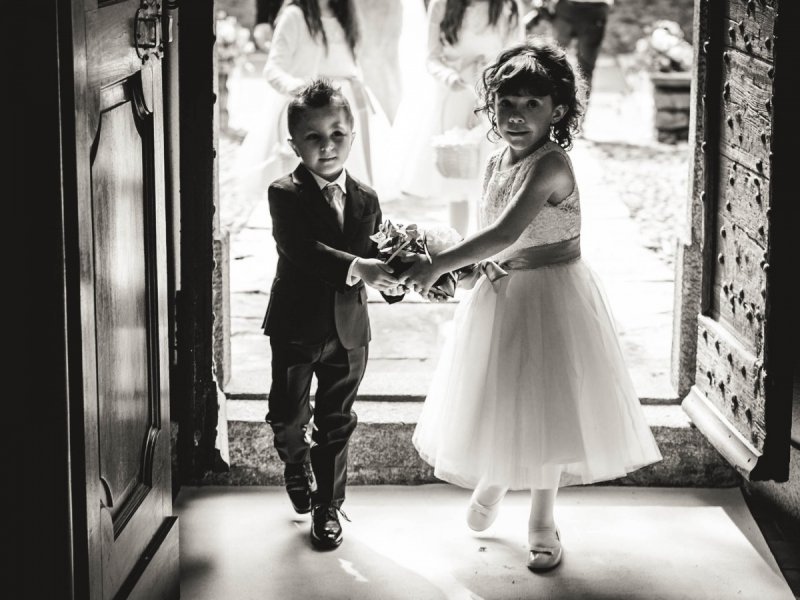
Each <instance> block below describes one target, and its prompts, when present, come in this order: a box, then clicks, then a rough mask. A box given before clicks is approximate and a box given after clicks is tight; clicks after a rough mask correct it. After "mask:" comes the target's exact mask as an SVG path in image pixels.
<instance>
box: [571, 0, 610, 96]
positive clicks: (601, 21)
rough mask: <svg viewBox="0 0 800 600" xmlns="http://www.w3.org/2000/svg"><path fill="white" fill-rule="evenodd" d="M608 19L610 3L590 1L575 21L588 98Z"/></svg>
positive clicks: (581, 67) (580, 61)
mask: <svg viewBox="0 0 800 600" xmlns="http://www.w3.org/2000/svg"><path fill="white" fill-rule="evenodd" d="M607 21H608V5H607V4H604V3H596V4H595V3H590V4H586V5H585V6H584V7H583V8H582V11H581V15H580V17H579V18H577V19H576V22H575V28H576V37H577V38H578V67H580V69H581V72H582V73H583V74H584V76H585V77H586V84H587V90H586V92H587V98H588V95H589V94H590V93H591V90H592V77H593V76H594V66H595V64H596V63H597V57H598V55H599V54H600V46H601V45H602V43H603V36H604V35H605V32H606V22H607Z"/></svg>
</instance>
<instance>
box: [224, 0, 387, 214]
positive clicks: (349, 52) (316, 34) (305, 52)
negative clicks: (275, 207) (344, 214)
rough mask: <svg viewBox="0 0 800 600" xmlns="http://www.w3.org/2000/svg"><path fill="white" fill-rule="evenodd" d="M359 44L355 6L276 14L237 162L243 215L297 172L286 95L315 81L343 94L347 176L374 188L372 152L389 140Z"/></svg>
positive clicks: (327, 3)
mask: <svg viewBox="0 0 800 600" xmlns="http://www.w3.org/2000/svg"><path fill="white" fill-rule="evenodd" d="M358 41H359V27H358V18H357V14H356V10H355V6H354V3H353V0H291V1H290V2H288V3H287V4H286V5H285V6H284V7H283V8H282V9H281V12H280V13H279V14H278V17H277V19H276V22H275V33H274V35H273V38H272V44H271V46H270V51H269V56H268V58H267V63H266V65H265V66H264V77H265V78H266V80H267V82H268V83H269V86H268V90H267V96H266V98H265V99H264V102H263V105H262V109H261V110H260V111H259V114H260V118H259V120H258V122H256V123H253V124H252V126H251V127H249V128H248V129H249V131H248V135H247V137H246V138H245V140H244V142H243V143H242V147H241V148H240V150H239V154H238V158H237V167H238V169H237V172H238V183H239V190H238V191H239V202H240V203H241V204H242V205H243V206H245V207H247V210H246V211H245V212H246V213H248V214H249V212H250V211H252V209H253V207H254V205H255V204H256V203H257V202H258V201H260V200H262V199H263V198H264V195H265V194H266V190H267V187H268V186H269V184H270V183H271V182H272V181H274V180H275V179H277V178H278V177H280V176H282V175H285V174H286V173H289V172H291V171H292V170H294V168H295V167H296V166H297V164H298V162H299V160H298V158H297V157H296V156H295V154H294V152H292V150H291V148H290V147H289V145H288V143H287V139H288V137H289V132H288V129H287V125H286V107H287V105H288V103H289V100H290V98H291V96H292V94H294V93H295V92H296V91H297V90H299V89H300V88H302V87H303V86H304V85H306V84H307V83H308V82H309V81H311V80H312V79H315V78H319V77H324V78H327V79H330V80H331V81H332V82H333V84H334V85H336V86H338V87H340V88H341V89H342V92H343V93H344V95H345V97H346V98H347V100H348V101H349V102H350V106H351V107H352V110H353V113H354V116H355V121H356V122H355V131H356V140H355V143H354V144H353V149H352V152H351V153H350V158H349V160H348V163H347V170H348V171H349V172H350V173H352V174H353V175H354V176H355V177H356V178H358V179H360V180H361V181H362V182H364V183H366V184H368V185H374V182H375V179H376V171H378V170H379V168H380V167H379V164H378V163H379V162H380V161H379V160H378V159H379V158H380V156H381V152H382V151H381V150H379V149H376V147H377V146H380V145H381V141H382V140H386V139H387V137H388V135H389V131H390V126H389V122H388V120H387V119H386V116H385V115H384V114H383V112H382V111H381V109H380V107H379V106H378V104H377V102H375V101H374V99H373V97H372V95H371V94H370V92H369V91H368V90H367V88H366V87H365V85H364V83H363V77H362V74H361V69H360V68H359V66H358V62H357V60H356V57H357V51H358ZM384 153H385V152H384ZM242 218H243V217H242V216H240V217H239V219H240V220H241V219H242ZM244 219H245V220H246V215H245V216H244Z"/></svg>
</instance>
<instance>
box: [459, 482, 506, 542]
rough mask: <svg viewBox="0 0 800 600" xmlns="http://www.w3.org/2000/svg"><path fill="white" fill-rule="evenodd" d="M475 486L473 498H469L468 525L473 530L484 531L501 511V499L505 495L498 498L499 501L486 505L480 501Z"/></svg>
mask: <svg viewBox="0 0 800 600" xmlns="http://www.w3.org/2000/svg"><path fill="white" fill-rule="evenodd" d="M479 489H480V488H475V491H474V492H472V498H470V499H469V506H468V507H467V525H468V526H469V528H470V529H472V530H473V531H484V530H485V529H488V528H489V525H491V524H492V523H494V520H495V519H496V518H497V514H498V513H499V512H500V501H501V500H502V499H503V496H500V498H498V499H497V502H494V503H492V504H489V505H486V504H481V503H480V502H478V490H479Z"/></svg>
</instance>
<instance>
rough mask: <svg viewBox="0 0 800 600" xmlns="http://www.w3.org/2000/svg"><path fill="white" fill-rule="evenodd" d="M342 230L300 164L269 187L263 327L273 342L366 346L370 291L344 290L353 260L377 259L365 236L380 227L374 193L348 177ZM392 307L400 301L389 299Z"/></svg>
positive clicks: (360, 285) (361, 285) (358, 286)
mask: <svg viewBox="0 0 800 600" xmlns="http://www.w3.org/2000/svg"><path fill="white" fill-rule="evenodd" d="M345 187H346V190H345V193H346V198H345V207H344V230H343V231H342V230H341V229H339V224H338V223H337V220H336V214H335V213H334V211H333V209H332V208H331V207H330V206H329V205H328V203H327V202H326V201H325V198H324V197H323V195H322V191H321V190H320V189H319V186H318V185H317V183H316V181H314V178H313V176H312V175H311V173H310V172H309V171H308V169H306V168H305V167H304V166H303V165H302V164H301V165H299V166H298V167H297V169H295V171H294V172H293V173H292V174H290V175H286V176H285V177H282V178H280V179H278V180H276V181H274V182H273V183H272V184H271V185H270V186H269V191H268V198H269V212H270V215H271V216H272V235H273V237H274V238H275V243H276V245H277V248H278V268H277V271H276V274H275V279H274V281H273V282H272V290H271V292H270V299H269V306H268V307H267V314H266V315H265V316H264V322H263V324H262V327H263V328H264V334H265V335H268V336H270V337H272V338H274V339H276V340H281V341H285V342H293V343H299V344H309V345H311V344H319V343H322V342H324V341H325V340H326V339H327V338H328V337H330V336H331V335H332V334H334V333H335V334H336V335H337V336H338V337H339V340H340V341H341V343H342V345H343V346H344V347H345V348H347V349H352V348H357V347H359V346H365V345H367V343H369V341H370V339H371V332H370V326H369V316H368V314H367V289H366V287H365V286H364V283H363V282H362V281H359V282H358V283H357V284H356V285H353V286H348V285H347V284H346V278H347V271H348V269H349V268H350V263H351V262H352V261H353V259H354V258H355V257H357V256H359V257H364V258H370V257H374V256H376V255H377V247H376V245H375V242H373V241H372V240H370V239H369V236H370V235H372V234H373V233H375V232H376V231H377V229H378V226H379V225H380V223H381V222H382V214H381V209H380V205H379V204H378V197H377V195H376V194H375V192H374V191H373V190H372V189H370V188H369V187H367V186H366V185H364V184H363V183H361V182H360V181H358V180H357V179H354V178H353V177H351V176H350V175H349V174H348V176H347V182H346V184H345ZM384 297H385V298H386V300H387V301H388V302H395V301H397V300H399V299H400V297H399V296H398V297H386V296H384Z"/></svg>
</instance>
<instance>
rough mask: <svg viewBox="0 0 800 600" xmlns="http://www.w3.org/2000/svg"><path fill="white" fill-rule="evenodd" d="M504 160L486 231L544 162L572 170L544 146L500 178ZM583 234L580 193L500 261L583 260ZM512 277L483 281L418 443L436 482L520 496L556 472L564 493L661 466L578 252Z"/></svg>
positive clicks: (471, 298) (456, 329)
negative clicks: (546, 158) (545, 256)
mask: <svg viewBox="0 0 800 600" xmlns="http://www.w3.org/2000/svg"><path fill="white" fill-rule="evenodd" d="M503 151H504V150H501V151H498V152H496V153H494V154H493V155H492V156H491V157H490V159H489V162H488V165H487V169H486V175H485V179H484V194H483V199H482V201H481V207H480V210H481V221H482V223H481V226H482V227H486V226H487V225H490V224H491V223H492V222H494V221H495V220H496V219H497V218H498V217H499V216H500V214H501V213H502V212H503V210H504V209H505V207H506V205H507V204H508V202H509V201H510V199H511V198H512V197H513V195H514V193H515V192H516V191H517V190H518V189H519V188H520V186H521V185H522V182H523V180H524V178H525V176H526V173H528V171H529V170H530V169H531V168H533V166H534V164H535V162H536V161H537V160H539V158H540V157H541V156H543V155H544V154H546V153H549V152H559V153H561V154H562V155H563V156H564V157H565V158H566V160H567V161H568V163H569V157H567V155H566V152H565V151H564V150H563V149H562V148H561V147H560V146H558V145H557V144H555V143H554V142H547V143H546V144H545V145H544V146H542V147H541V148H539V149H538V150H537V151H535V152H534V153H532V154H531V155H530V156H528V157H527V158H525V159H524V160H521V161H519V162H518V163H516V164H514V165H513V166H511V167H509V168H507V169H501V168H500V167H499V164H500V158H501V156H502V152H503ZM569 164H570V168H572V167H571V163H569ZM580 225H581V212H580V200H579V195H578V189H577V186H576V188H575V190H574V191H573V192H572V194H571V195H570V196H569V197H567V198H566V199H565V200H563V201H562V202H560V203H559V204H557V205H551V204H549V203H548V204H545V206H544V207H543V208H542V209H541V212H539V213H538V214H537V216H536V217H535V218H534V219H533V221H532V222H531V223H530V224H529V225H528V227H527V228H526V229H525V230H524V232H523V233H522V235H521V236H520V237H519V239H518V240H517V241H516V242H515V243H514V244H512V245H511V246H510V247H508V248H506V249H505V250H504V251H503V252H502V253H501V254H499V255H497V256H496V257H494V260H495V261H496V262H499V263H500V264H501V265H503V264H507V263H503V261H504V260H509V259H510V258H511V257H514V256H520V255H521V254H525V253H526V252H528V253H530V252H531V249H532V248H539V250H542V248H540V247H543V246H546V245H554V244H559V245H561V246H563V245H564V244H567V245H568V246H572V247H574V248H576V249H577V248H578V247H579V246H578V244H579V236H580ZM544 250H545V251H546V250H547V249H544ZM535 251H536V250H534V252H535ZM507 270H508V276H506V277H503V278H501V279H497V280H495V281H494V282H492V281H490V280H489V279H487V278H486V277H485V276H482V277H481V278H480V279H479V280H478V282H477V283H476V285H475V287H474V288H473V289H472V291H471V292H470V293H469V294H468V295H467V297H466V298H465V299H464V300H463V301H462V302H461V304H460V305H459V307H458V309H457V311H456V314H455V318H454V323H453V325H454V326H453V328H452V335H451V336H450V338H449V339H448V341H447V342H446V344H445V347H444V348H443V351H442V355H441V358H440V361H439V364H438V366H437V369H436V372H435V374H434V377H433V382H432V384H431V387H430V391H429V394H428V397H427V399H426V401H425V404H424V407H423V410H422V414H421V416H420V419H419V422H418V424H417V427H416V430H415V432H414V436H413V443H414V445H415V447H416V448H417V450H418V452H419V453H420V455H421V456H422V458H423V459H424V460H425V461H426V462H428V463H429V464H431V465H433V466H434V473H435V475H436V476H437V477H438V478H440V479H443V480H445V481H449V482H451V483H454V484H457V485H460V486H463V487H470V488H473V487H475V486H476V485H477V484H478V482H479V481H480V480H481V479H484V481H486V482H489V483H496V484H501V485H506V486H508V487H510V488H511V489H523V488H532V487H533V488H536V487H549V486H551V485H552V483H549V482H550V481H552V477H553V475H552V473H553V472H554V470H555V468H556V467H561V479H560V485H562V486H564V485H573V484H586V483H592V482H597V481H604V480H609V479H615V478H617V477H621V476H624V475H625V474H627V473H629V472H631V471H634V470H636V469H638V468H640V467H643V466H645V465H648V464H651V463H654V462H657V461H659V460H660V459H661V454H660V452H659V450H658V447H657V445H656V442H655V439H654V438H653V435H652V432H651V431H650V429H649V427H648V425H647V423H646V421H645V418H644V413H643V411H642V408H641V405H640V403H639V399H638V396H637V394H636V391H635V390H634V388H633V384H632V382H631V379H630V376H629V374H628V371H627V368H626V366H625V362H624V359H623V356H622V352H621V349H620V345H619V341H618V339H617V333H616V330H615V327H614V321H613V318H612V315H611V310H610V308H609V305H608V301H607V300H606V297H605V295H604V292H603V290H602V288H601V286H600V283H599V281H598V280H597V278H596V276H595V274H594V273H593V271H592V270H591V269H590V268H589V266H588V265H587V264H586V262H584V260H583V259H581V258H580V256H579V253H578V255H577V257H575V258H573V259H572V260H570V261H569V262H563V263H560V264H553V265H550V266H544V267H539V268H532V269H527V270H525V269H514V268H510V269H507Z"/></svg>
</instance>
